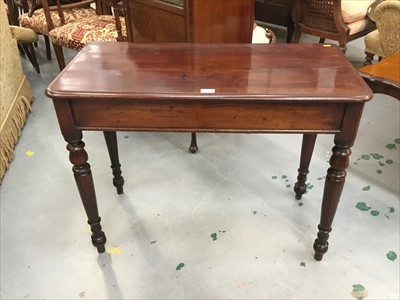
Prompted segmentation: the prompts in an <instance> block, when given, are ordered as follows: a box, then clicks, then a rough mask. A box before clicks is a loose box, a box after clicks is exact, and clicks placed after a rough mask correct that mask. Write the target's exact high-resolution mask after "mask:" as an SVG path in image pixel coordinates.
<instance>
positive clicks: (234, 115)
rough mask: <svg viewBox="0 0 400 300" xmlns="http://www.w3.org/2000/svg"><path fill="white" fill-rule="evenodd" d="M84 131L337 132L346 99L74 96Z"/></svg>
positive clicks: (77, 118)
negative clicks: (78, 97) (336, 100)
mask: <svg viewBox="0 0 400 300" xmlns="http://www.w3.org/2000/svg"><path fill="white" fill-rule="evenodd" d="M69 105H70V109H71V111H72V114H73V117H74V123H75V126H76V127H77V128H78V129H80V130H132V131H187V132H190V131H196V132H275V131H276V132H327V133H333V132H338V131H340V129H341V126H342V120H343V117H344V112H345V110H346V103H345V102H340V103H338V102H324V103H321V102H319V103H317V102H315V103H314V102H312V101H308V102H301V101H298V103H297V102H296V101H291V102H288V101H270V102H261V101H240V100H231V101H227V100H223V101H218V100H193V99H191V100H186V101H185V100H168V99H167V100H165V99H162V100H131V99H120V100H119V99H101V100H96V99H89V100H81V99H78V100H69Z"/></svg>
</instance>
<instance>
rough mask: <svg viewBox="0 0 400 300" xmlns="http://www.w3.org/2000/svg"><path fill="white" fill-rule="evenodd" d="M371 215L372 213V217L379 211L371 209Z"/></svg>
mask: <svg viewBox="0 0 400 300" xmlns="http://www.w3.org/2000/svg"><path fill="white" fill-rule="evenodd" d="M371 215H373V216H374V217H376V216H379V211H377V210H371Z"/></svg>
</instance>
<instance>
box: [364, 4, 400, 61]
mask: <svg viewBox="0 0 400 300" xmlns="http://www.w3.org/2000/svg"><path fill="white" fill-rule="evenodd" d="M368 15H369V17H370V18H371V19H372V20H374V21H375V22H376V27H377V29H376V30H374V31H372V32H370V33H369V34H367V35H366V36H365V39H364V42H365V55H366V56H365V62H364V66H365V65H370V64H371V61H372V60H373V58H374V56H375V55H376V56H378V60H380V59H381V58H383V57H385V56H387V55H389V54H392V53H400V1H399V0H396V1H382V2H381V3H379V4H378V5H377V6H376V7H375V8H373V9H372V10H371V11H370V12H369V14H368Z"/></svg>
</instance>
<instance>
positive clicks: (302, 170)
mask: <svg viewBox="0 0 400 300" xmlns="http://www.w3.org/2000/svg"><path fill="white" fill-rule="evenodd" d="M316 138H317V134H303V143H302V145H301V158H300V167H299V169H298V172H299V174H298V175H297V182H296V183H295V185H294V192H295V193H296V199H297V200H300V199H301V197H302V196H303V194H304V193H305V192H306V190H307V188H306V180H307V174H308V172H309V171H308V167H309V166H310V161H311V157H312V154H313V151H314V145H315V140H316Z"/></svg>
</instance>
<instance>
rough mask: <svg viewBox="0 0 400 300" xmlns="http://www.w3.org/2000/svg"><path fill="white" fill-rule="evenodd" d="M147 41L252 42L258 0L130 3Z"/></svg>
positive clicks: (138, 28) (142, 0)
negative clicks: (255, 2) (255, 1)
mask: <svg viewBox="0 0 400 300" xmlns="http://www.w3.org/2000/svg"><path fill="white" fill-rule="evenodd" d="M129 6H130V11H131V18H132V23H133V24H132V25H133V27H134V29H133V31H135V30H136V31H137V32H138V33H139V34H140V36H141V37H142V38H143V39H142V40H143V41H147V42H149V41H153V42H195V43H214V42H220V43H225V42H226V43H241V42H243V43H250V42H251V38H252V30H253V22H254V0H229V1H227V0H212V1H204V0H130V1H129Z"/></svg>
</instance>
